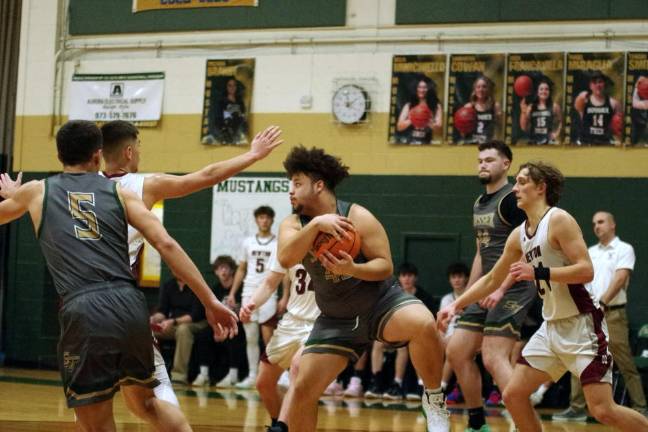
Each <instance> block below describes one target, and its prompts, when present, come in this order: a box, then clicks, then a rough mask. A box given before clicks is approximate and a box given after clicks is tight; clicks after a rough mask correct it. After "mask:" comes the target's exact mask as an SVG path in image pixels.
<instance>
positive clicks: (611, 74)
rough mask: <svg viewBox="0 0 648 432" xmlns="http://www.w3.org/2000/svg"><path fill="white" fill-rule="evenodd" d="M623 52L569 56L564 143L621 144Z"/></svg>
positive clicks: (623, 88)
mask: <svg viewBox="0 0 648 432" xmlns="http://www.w3.org/2000/svg"><path fill="white" fill-rule="evenodd" d="M624 72H625V53H622V52H597V53H569V54H567V77H566V84H565V87H566V92H565V142H566V143H567V144H572V145H578V146H581V145H582V146H589V145H595V146H610V145H617V146H618V145H621V143H622V142H623V133H624V131H623V129H624V128H623V122H624V120H623V96H624V93H625V91H624V90H625V87H624V83H625V80H624V77H623V75H624Z"/></svg>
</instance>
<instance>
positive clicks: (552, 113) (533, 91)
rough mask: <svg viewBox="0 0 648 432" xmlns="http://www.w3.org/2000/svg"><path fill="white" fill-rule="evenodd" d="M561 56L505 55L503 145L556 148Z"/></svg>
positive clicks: (562, 71)
mask: <svg viewBox="0 0 648 432" xmlns="http://www.w3.org/2000/svg"><path fill="white" fill-rule="evenodd" d="M564 80H565V54H564V53H561V52H557V53H535V54H509V56H508V59H507V74H506V143H507V144H530V145H545V144H560V143H561V142H562V129H563V122H564V120H563V102H564V89H565V86H564Z"/></svg>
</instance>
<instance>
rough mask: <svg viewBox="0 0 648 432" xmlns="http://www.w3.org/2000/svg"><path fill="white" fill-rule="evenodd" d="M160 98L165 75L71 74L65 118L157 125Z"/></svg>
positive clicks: (160, 104) (160, 103) (161, 73)
mask: <svg viewBox="0 0 648 432" xmlns="http://www.w3.org/2000/svg"><path fill="white" fill-rule="evenodd" d="M163 95H164V72H156V73H132V74H118V75H101V74H74V75H73V76H72V83H71V84H70V91H69V98H68V99H69V101H70V102H69V104H70V105H69V110H68V117H69V119H70V120H89V121H95V122H108V121H111V120H127V121H129V122H133V123H137V122H157V121H159V120H160V116H161V114H162V97H163ZM137 124H138V125H140V126H155V125H156V123H153V124H141V123H137Z"/></svg>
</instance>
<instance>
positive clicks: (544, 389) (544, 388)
mask: <svg viewBox="0 0 648 432" xmlns="http://www.w3.org/2000/svg"><path fill="white" fill-rule="evenodd" d="M547 390H549V386H548V385H546V384H540V387H538V390H536V391H535V392H536V393H537V394H539V395H540V396H544V394H545V393H547Z"/></svg>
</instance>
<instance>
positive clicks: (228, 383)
mask: <svg viewBox="0 0 648 432" xmlns="http://www.w3.org/2000/svg"><path fill="white" fill-rule="evenodd" d="M234 384H236V383H234V382H232V380H231V378H230V376H229V375H225V377H224V378H223V379H222V380H220V381H218V382H217V383H216V387H217V388H230V387H234Z"/></svg>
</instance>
